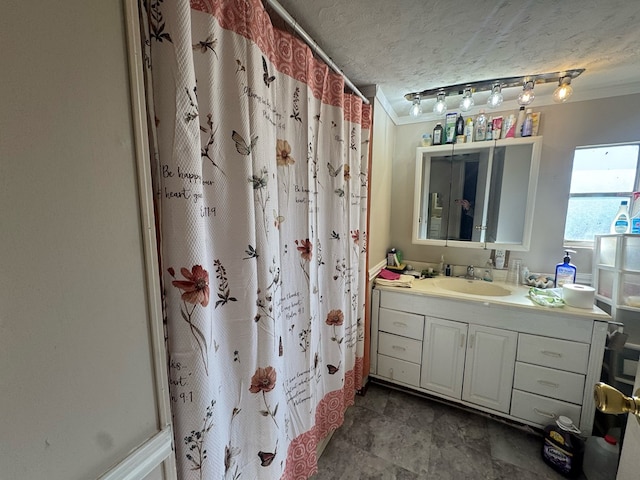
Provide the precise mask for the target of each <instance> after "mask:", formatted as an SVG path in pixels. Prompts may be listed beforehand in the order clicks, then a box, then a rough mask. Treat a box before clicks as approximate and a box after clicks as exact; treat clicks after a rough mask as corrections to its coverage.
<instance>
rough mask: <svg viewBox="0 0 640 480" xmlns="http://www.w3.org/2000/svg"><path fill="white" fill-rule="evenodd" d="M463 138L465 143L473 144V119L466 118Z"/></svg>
mask: <svg viewBox="0 0 640 480" xmlns="http://www.w3.org/2000/svg"><path fill="white" fill-rule="evenodd" d="M464 137H465V141H466V142H467V143H471V142H473V118H471V117H467V123H466V124H465V126H464Z"/></svg>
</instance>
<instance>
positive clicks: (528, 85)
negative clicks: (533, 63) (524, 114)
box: [518, 80, 536, 105]
mask: <svg viewBox="0 0 640 480" xmlns="http://www.w3.org/2000/svg"><path fill="white" fill-rule="evenodd" d="M534 98H536V96H535V94H534V93H533V82H532V81H531V80H529V81H528V82H525V84H524V87H522V92H520V95H518V105H529V104H530V103H531V102H533V99H534Z"/></svg>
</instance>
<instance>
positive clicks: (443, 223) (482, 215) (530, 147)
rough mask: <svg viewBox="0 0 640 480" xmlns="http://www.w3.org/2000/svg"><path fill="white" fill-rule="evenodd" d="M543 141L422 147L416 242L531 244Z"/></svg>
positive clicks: (524, 247)
mask: <svg viewBox="0 0 640 480" xmlns="http://www.w3.org/2000/svg"><path fill="white" fill-rule="evenodd" d="M541 142H542V137H528V138H518V139H505V140H497V141H494V142H486V143H485V142H474V143H470V144H456V145H445V146H436V147H420V148H418V149H417V154H416V176H415V199H414V223H413V239H412V241H413V243H418V244H425V245H450V246H461V247H470V248H478V247H479V248H485V247H488V246H489V245H491V248H496V247H505V248H508V249H510V250H527V249H528V248H529V241H530V238H531V222H532V215H533V205H534V202H535V191H536V187H537V180H538V168H539V158H540V148H541Z"/></svg>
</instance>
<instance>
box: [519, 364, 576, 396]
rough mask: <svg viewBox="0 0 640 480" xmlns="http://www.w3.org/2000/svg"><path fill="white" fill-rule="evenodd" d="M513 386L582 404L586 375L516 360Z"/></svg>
mask: <svg viewBox="0 0 640 480" xmlns="http://www.w3.org/2000/svg"><path fill="white" fill-rule="evenodd" d="M513 388H517V389H519V390H524V391H525V392H530V393H537V394H539V395H543V396H545V397H552V398H556V399H558V400H564V401H566V402H571V403H577V404H582V395H583V393H584V375H580V374H578V373H571V372H563V371H561V370H552V369H550V368H546V367H539V366H538V365H531V364H528V363H520V362H516V373H515V378H514V382H513Z"/></svg>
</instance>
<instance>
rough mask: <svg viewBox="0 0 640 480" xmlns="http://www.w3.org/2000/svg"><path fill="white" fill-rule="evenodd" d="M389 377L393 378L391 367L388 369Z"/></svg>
mask: <svg viewBox="0 0 640 480" xmlns="http://www.w3.org/2000/svg"><path fill="white" fill-rule="evenodd" d="M389 378H391V379H393V368H390V369H389Z"/></svg>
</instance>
